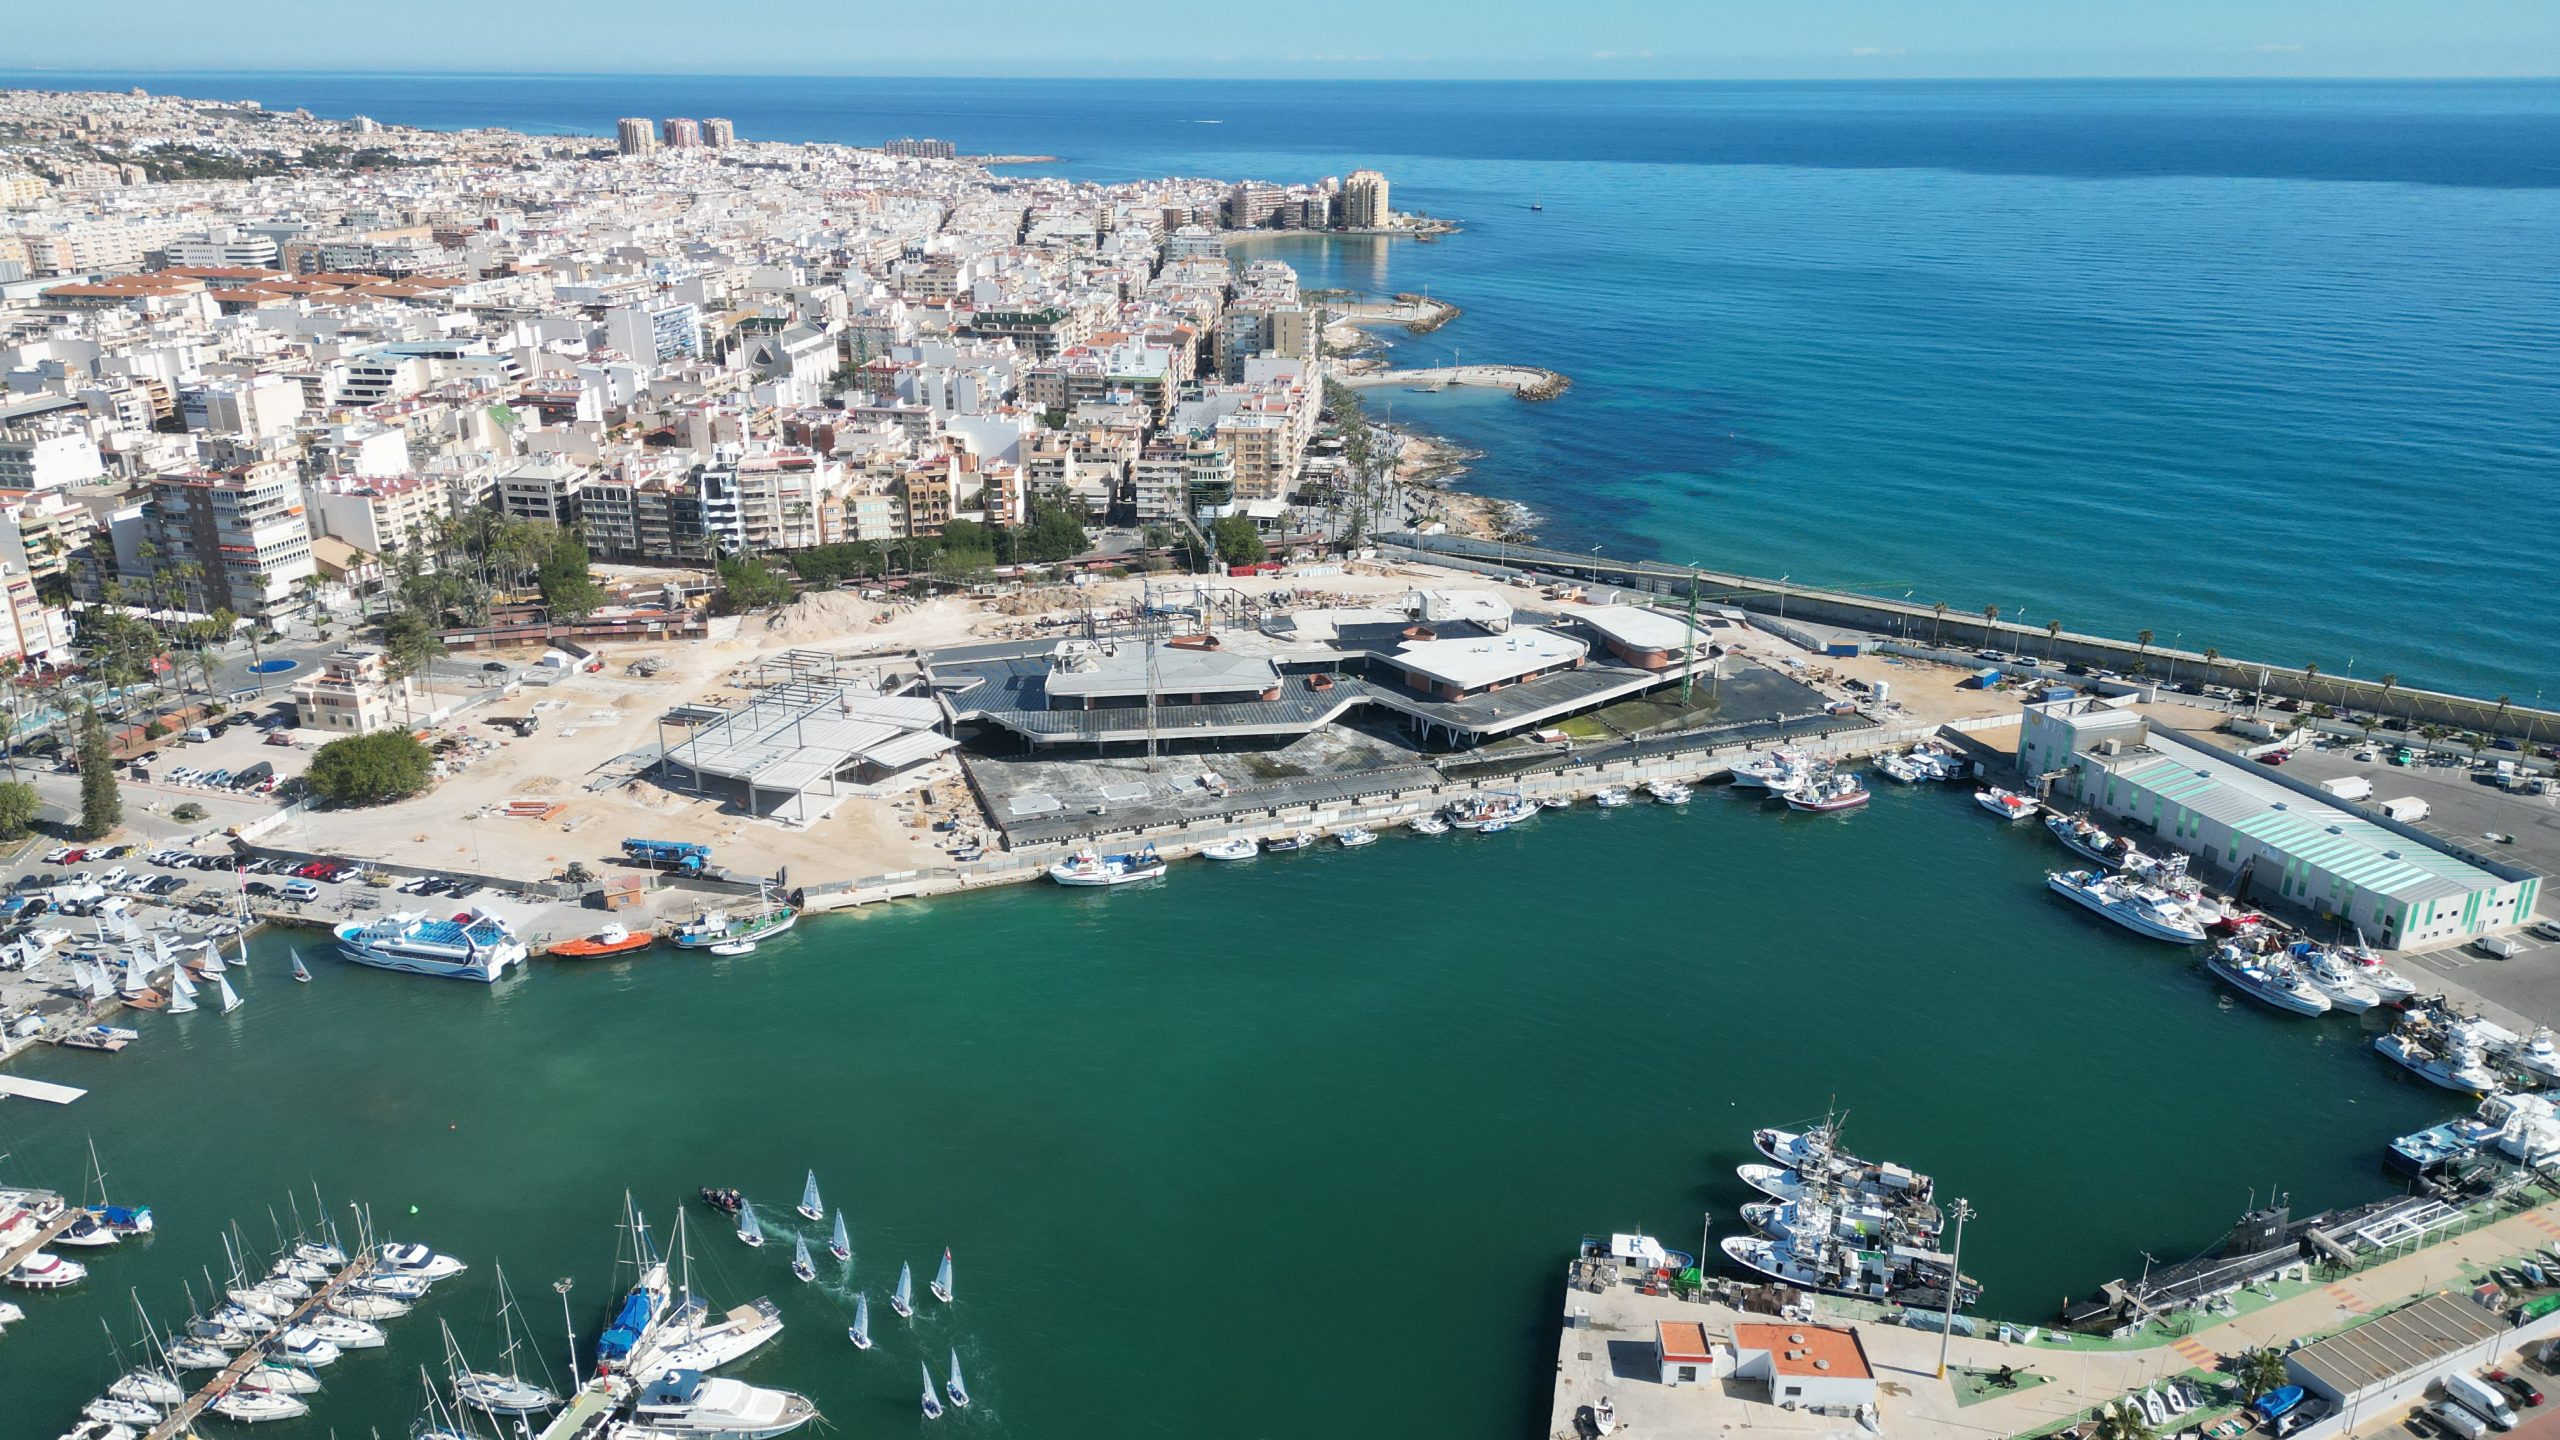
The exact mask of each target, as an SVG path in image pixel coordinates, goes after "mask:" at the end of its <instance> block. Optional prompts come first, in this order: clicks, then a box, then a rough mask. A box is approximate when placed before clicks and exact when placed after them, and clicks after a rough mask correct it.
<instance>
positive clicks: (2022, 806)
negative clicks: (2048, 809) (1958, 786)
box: [1973, 785, 2044, 820]
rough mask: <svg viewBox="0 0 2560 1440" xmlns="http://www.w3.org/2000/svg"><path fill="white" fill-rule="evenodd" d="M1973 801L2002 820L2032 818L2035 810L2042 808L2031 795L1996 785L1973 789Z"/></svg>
mask: <svg viewBox="0 0 2560 1440" xmlns="http://www.w3.org/2000/svg"><path fill="white" fill-rule="evenodd" d="M1973 803H1974V804H1976V805H1979V806H1981V807H1982V808H1983V809H1985V810H1988V811H1990V812H1991V813H1992V814H1994V815H1997V816H1999V817H2000V818H2001V819H2003V820H2032V819H2034V818H2035V814H2036V812H2037V811H2038V810H2041V809H2043V808H2044V807H2043V806H2042V805H2039V804H2037V803H2036V801H2035V798H2034V797H2033V796H2030V795H2021V794H2019V793H2018V792H2016V791H2014V790H2003V789H2001V788H2000V787H1999V786H1997V785H1993V786H1990V787H1988V788H1986V789H1982V790H1976V791H1974V792H1973Z"/></svg>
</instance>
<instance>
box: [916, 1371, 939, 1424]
mask: <svg viewBox="0 0 2560 1440" xmlns="http://www.w3.org/2000/svg"><path fill="white" fill-rule="evenodd" d="M916 1369H917V1371H918V1372H919V1373H921V1374H922V1375H923V1376H924V1418H926V1419H927V1420H939V1419H941V1418H942V1397H941V1396H940V1395H937V1394H935V1393H934V1389H933V1370H932V1368H931V1367H930V1366H927V1365H926V1364H925V1363H924V1362H923V1361H921V1360H919V1361H917V1362H916Z"/></svg>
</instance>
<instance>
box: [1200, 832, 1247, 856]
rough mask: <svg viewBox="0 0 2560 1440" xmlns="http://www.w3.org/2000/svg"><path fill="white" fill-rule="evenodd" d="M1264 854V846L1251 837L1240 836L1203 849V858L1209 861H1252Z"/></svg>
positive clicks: (1201, 852)
mask: <svg viewBox="0 0 2560 1440" xmlns="http://www.w3.org/2000/svg"><path fill="white" fill-rule="evenodd" d="M1261 853H1262V846H1261V845H1260V843H1258V842H1257V841H1255V840H1254V839H1253V837H1251V836H1249V835H1238V836H1235V837H1233V838H1232V839H1227V840H1221V841H1219V842H1218V843H1217V844H1215V845H1209V846H1204V847H1202V849H1201V851H1200V854H1201V856H1202V858H1204V859H1209V860H1251V859H1253V858H1254V857H1255V856H1257V855H1260V854H1261Z"/></svg>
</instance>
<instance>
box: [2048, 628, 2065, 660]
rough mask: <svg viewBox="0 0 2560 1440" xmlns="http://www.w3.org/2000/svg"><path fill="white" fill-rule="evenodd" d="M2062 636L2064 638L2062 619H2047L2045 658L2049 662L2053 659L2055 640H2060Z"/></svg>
mask: <svg viewBox="0 0 2560 1440" xmlns="http://www.w3.org/2000/svg"><path fill="white" fill-rule="evenodd" d="M2061 638H2062V622H2061V621H2059V620H2047V621H2046V622H2044V658H2045V660H2046V661H2047V662H2048V663H2050V662H2051V661H2052V659H2053V645H2054V642H2055V641H2057V640H2060V639H2061Z"/></svg>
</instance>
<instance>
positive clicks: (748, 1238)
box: [738, 1201, 764, 1250]
mask: <svg viewBox="0 0 2560 1440" xmlns="http://www.w3.org/2000/svg"><path fill="white" fill-rule="evenodd" d="M738 1243H739V1244H741V1245H744V1246H746V1247H747V1248H748V1249H750V1250H761V1249H763V1248H764V1226H762V1225H760V1224H758V1223H757V1222H756V1207H754V1206H753V1205H749V1204H747V1203H745V1202H744V1201H741V1202H739V1205H738Z"/></svg>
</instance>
